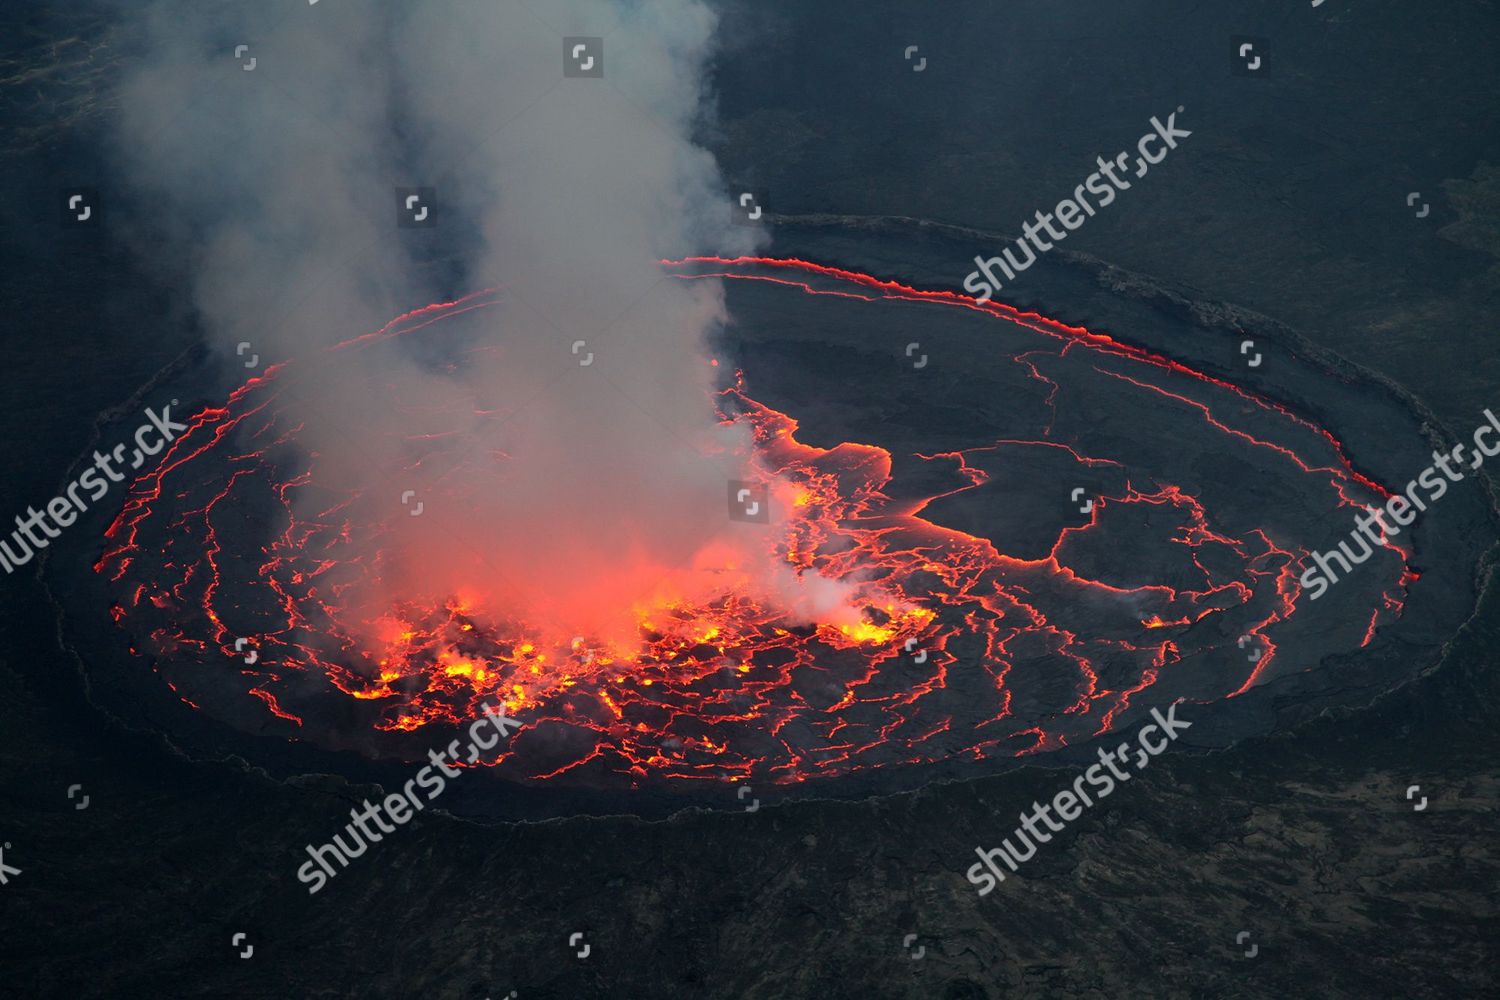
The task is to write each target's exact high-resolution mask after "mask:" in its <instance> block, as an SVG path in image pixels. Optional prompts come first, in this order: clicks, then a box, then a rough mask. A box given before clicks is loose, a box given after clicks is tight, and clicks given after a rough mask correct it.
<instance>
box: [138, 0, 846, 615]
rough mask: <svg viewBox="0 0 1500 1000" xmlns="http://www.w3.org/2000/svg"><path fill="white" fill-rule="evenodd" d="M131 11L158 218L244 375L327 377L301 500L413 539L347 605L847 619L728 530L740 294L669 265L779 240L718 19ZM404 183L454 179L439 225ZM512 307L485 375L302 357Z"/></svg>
mask: <svg viewBox="0 0 1500 1000" xmlns="http://www.w3.org/2000/svg"><path fill="white" fill-rule="evenodd" d="M129 20H130V21H132V22H133V23H136V24H138V25H139V26H140V29H141V30H140V33H139V36H138V37H137V38H136V46H137V52H136V53H135V58H134V61H133V63H132V65H133V66H134V69H133V70H132V71H131V72H130V74H129V75H128V77H127V78H126V79H125V81H124V83H123V84H122V87H121V90H120V94H119V116H118V121H119V128H118V138H119V156H120V160H121V163H122V165H123V167H124V175H125V179H126V181H127V182H128V184H129V186H130V187H131V188H132V189H133V190H134V191H135V193H136V194H137V195H138V197H137V198H136V199H135V204H136V206H137V210H138V212H139V213H140V218H141V220H142V221H143V222H144V223H146V225H147V230H146V231H148V232H151V233H153V234H155V235H154V237H153V238H154V239H158V240H160V241H161V242H160V244H158V247H165V248H169V251H168V253H169V255H170V253H171V252H176V253H178V254H179V255H180V256H181V258H182V261H183V269H182V271H181V273H182V274H183V275H184V277H183V280H184V281H185V282H186V283H187V287H188V289H189V290H190V292H191V295H192V297H193V301H194V303H195V307H196V309H197V312H198V315H199V317H200V319H201V322H202V324H203V326H204V328H205V330H206V331H207V332H208V334H209V336H210V337H211V338H212V339H213V340H214V342H215V343H216V344H217V345H218V346H219V347H220V348H221V349H222V351H223V353H224V355H225V357H226V360H227V362H228V363H229V364H230V365H231V366H234V365H238V363H239V356H240V353H242V352H243V351H244V348H242V347H241V345H243V344H246V343H248V344H249V345H251V348H250V349H251V350H253V351H254V352H255V353H256V354H257V355H259V356H260V357H262V358H264V359H266V363H272V362H275V361H279V360H283V359H300V360H299V361H298V364H297V365H296V366H293V367H294V368H295V369H296V371H297V375H296V377H295V378H289V379H288V381H287V385H286V389H285V393H286V394H287V396H288V399H289V405H291V406H293V407H295V412H296V414H297V417H298V419H299V420H300V421H301V423H302V425H303V429H302V432H301V434H300V436H299V438H298V444H299V446H300V447H303V448H306V449H308V450H309V451H311V452H312V453H314V454H315V455H316V456H317V459H316V475H317V482H318V485H319V487H320V489H321V490H323V491H325V492H322V493H319V494H318V495H317V496H312V497H307V498H303V499H301V500H299V503H303V504H305V505H307V506H308V508H309V510H308V511H307V512H306V513H308V514H310V515H312V516H316V515H317V513H318V510H317V507H318V505H319V504H326V502H327V497H328V496H330V495H333V496H337V495H342V494H343V493H345V492H346V491H347V492H348V493H350V494H352V495H353V496H355V497H356V498H357V499H356V500H355V501H354V504H355V506H356V508H357V509H358V511H359V515H360V516H359V517H357V518H356V519H355V520H356V522H357V523H365V524H381V525H385V526H386V527H385V528H384V529H383V530H382V531H381V532H380V535H381V537H380V538H379V539H378V543H379V548H380V552H381V556H380V560H381V562H380V571H379V572H378V573H367V574H366V575H365V576H363V577H361V578H360V579H361V584H360V586H359V588H357V589H355V590H354V592H352V593H351V594H349V595H347V596H348V599H349V600H351V601H354V602H357V603H358V605H359V606H360V607H361V608H362V609H364V610H365V612H366V614H365V617H366V618H367V619H368V620H371V621H373V620H375V619H376V618H377V617H378V616H379V615H380V614H381V613H382V611H383V610H386V609H389V608H390V607H393V606H395V605H397V604H400V603H402V602H411V603H415V604H421V603H423V602H427V603H435V602H447V601H452V600H458V601H461V602H462V603H464V604H465V605H468V606H474V607H481V608H485V609H488V612H489V613H490V614H492V615H494V616H496V617H503V616H504V615H508V614H516V615H519V616H523V617H534V618H540V619H546V620H548V621H550V622H552V623H555V624H556V625H557V627H559V628H563V629H566V630H571V631H576V632H577V633H580V634H589V635H599V636H604V637H608V638H613V639H623V638H624V637H626V636H627V635H628V634H629V633H630V631H631V630H632V629H633V628H634V627H635V626H636V622H637V619H638V615H639V612H638V609H639V608H640V607H643V606H650V605H652V604H653V603H654V604H657V605H659V604H660V603H662V602H665V601H674V600H678V601H693V600H702V599H708V598H711V597H712V595H713V593H714V592H715V590H716V589H717V590H722V589H724V588H725V587H726V586H734V587H736V588H739V589H740V590H742V591H747V592H750V593H752V594H758V595H760V596H761V597H763V598H764V599H766V600H771V601H774V602H775V603H776V604H778V605H779V606H781V607H784V608H786V609H787V610H788V611H790V612H792V613H794V614H798V615H801V616H804V617H806V616H812V615H827V614H832V613H834V609H836V608H840V607H842V605H843V604H844V595H843V591H842V590H841V588H837V587H833V586H831V585H830V582H829V581H814V580H806V581H803V580H801V579H799V578H798V577H796V576H794V575H793V574H792V573H791V572H790V571H789V570H788V569H786V568H785V566H784V564H782V565H781V566H778V565H777V563H776V562H775V560H774V559H773V558H772V557H771V556H770V555H769V547H768V546H767V545H766V543H765V539H766V537H767V536H766V535H765V534H764V533H763V532H757V530H756V529H755V527H754V526H746V525H734V524H731V523H730V522H729V520H728V518H727V516H726V513H727V512H726V504H727V501H726V483H727V482H728V481H729V480H731V479H738V478H745V469H746V467H747V462H749V458H748V455H749V450H748V444H749V442H748V435H747V432H746V431H745V430H744V429H743V428H741V427H738V426H730V425H724V424H721V423H720V422H718V421H716V419H715V417H714V414H713V402H712V390H713V387H714V373H715V369H714V368H712V367H710V365H709V357H710V355H709V352H708V349H707V347H706V340H707V339H708V338H709V337H711V336H712V335H713V334H714V332H715V331H716V330H717V328H719V327H720V325H721V324H723V323H724V321H725V313H724V302H723V293H722V289H721V288H720V287H719V285H718V284H717V283H716V282H714V281H706V280H704V281H691V282H688V281H681V280H678V279H674V278H671V277H665V276H664V274H663V272H662V270H661V268H660V266H659V264H658V261H659V260H660V259H661V258H663V257H675V256H682V255H684V254H687V253H692V252H695V251H699V250H705V249H711V250H712V251H714V252H719V253H723V252H729V253H740V252H750V251H752V250H753V249H754V246H753V236H752V235H751V234H753V233H754V232H755V230H753V229H751V228H747V227H740V226H731V225H728V222H729V215H728V211H727V208H728V206H729V205H730V200H729V199H728V197H727V196H726V193H725V191H724V186H723V182H722V180H721V178H720V176H719V172H718V169H717V166H716V164H715V162H714V160H713V157H712V156H711V155H710V154H709V153H708V152H706V151H705V150H704V149H702V148H700V147H699V146H697V145H695V143H694V141H693V136H694V134H695V132H696V131H697V130H698V129H699V128H700V126H702V125H703V123H704V122H705V121H706V120H707V117H708V116H709V115H710V114H711V111H712V109H711V102H710V99H709V95H708V93H707V89H706V84H705V69H706V64H707V60H708V58H709V56H710V54H711V45H712V40H713V32H714V18H713V16H712V14H711V13H710V11H709V10H708V9H707V7H705V6H704V5H703V4H701V3H698V2H695V0H659V2H655V3H652V4H635V3H606V2H603V0H561V2H549V3H547V4H545V5H541V4H529V3H526V2H514V3H512V2H498V3H489V2H487V3H467V2H455V3H446V2H423V3H420V4H389V5H387V4H378V5H377V4H368V3H357V4H356V3H327V4H311V5H306V6H303V5H299V4H288V5H278V6H276V7H274V8H271V9H265V8H264V7H263V6H262V5H245V4H232V5H231V4H209V3H203V4H182V3H161V4H157V5H155V6H153V7H150V8H148V9H147V11H146V13H145V14H139V13H135V12H132V13H131V14H130V15H129ZM567 36H587V37H598V38H602V39H603V50H602V62H603V69H604V76H603V77H602V78H568V77H565V76H564V73H563V60H564V45H563V42H562V39H563V38H564V37H567ZM241 46H243V48H241ZM251 60H254V64H253V68H250V62H251ZM398 188H430V189H431V195H430V196H431V198H432V200H433V201H434V204H433V205H432V206H430V211H431V212H433V213H435V214H434V215H433V216H432V217H431V218H432V221H433V222H434V223H435V225H433V226H432V227H431V228H406V227H400V226H398V225H397V219H398V214H399V208H400V206H399V205H398V197H397V194H396V191H397V189H398ZM485 287H493V288H495V289H496V290H497V304H496V305H495V306H493V307H491V308H489V309H487V310H485V311H484V312H483V313H482V314H476V315H475V316H474V317H466V319H465V320H464V322H466V323H468V324H470V326H471V327H472V335H471V340H470V341H469V342H468V344H467V349H466V350H464V351H463V352H462V353H463V356H462V358H453V357H447V356H439V355H434V354H433V353H432V352H431V351H430V350H429V351H426V352H424V351H423V350H422V349H421V347H420V346H418V345H415V344H408V343H406V342H405V341H399V340H398V341H396V342H394V343H392V344H390V345H382V346H381V348H380V349H378V350H370V351H362V352H343V353H340V354H338V355H334V356H331V360H327V361H325V362H322V363H314V362H310V361H308V360H307V359H317V358H318V357H319V351H320V350H321V349H324V348H327V347H329V346H331V345H333V344H336V343H338V342H341V341H344V340H347V339H348V338H350V337H353V336H358V335H360V334H363V333H366V332H368V331H371V330H374V329H377V328H379V327H380V326H381V325H382V324H384V323H385V322H386V321H387V320H388V319H389V318H390V317H392V316H394V315H396V314H399V313H402V312H405V311H408V310H410V309H412V308H414V307H417V306H420V305H422V304H425V303H427V302H431V301H435V300H442V299H451V298H453V297H455V296H456V295H459V294H462V293H464V292H467V291H471V290H474V289H478V288H485ZM580 341H581V342H582V343H581V344H580V343H579V342H580ZM585 361H587V362H588V363H587V364H584V363H581V362H585ZM242 374H243V373H242ZM403 497H415V498H416V499H418V500H420V502H421V503H422V504H423V513H422V516H420V517H410V516H407V515H408V514H409V511H408V510H407V509H406V508H405V507H403V506H402V498H403ZM270 530H274V526H268V531H270ZM357 541H358V540H357ZM375 542H376V540H375V539H371V544H372V546H373V545H374V544H375ZM333 582H337V578H336V577H333V578H331V583H333ZM842 613H843V614H845V615H847V614H849V612H848V611H847V610H845V611H843V612H842Z"/></svg>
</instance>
